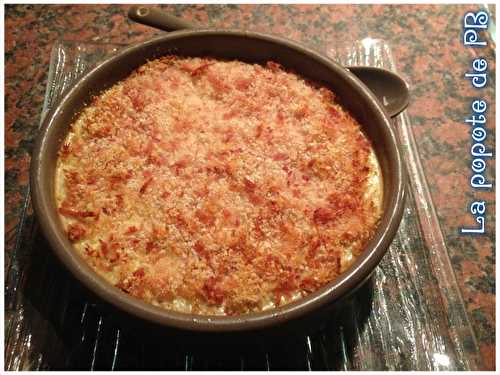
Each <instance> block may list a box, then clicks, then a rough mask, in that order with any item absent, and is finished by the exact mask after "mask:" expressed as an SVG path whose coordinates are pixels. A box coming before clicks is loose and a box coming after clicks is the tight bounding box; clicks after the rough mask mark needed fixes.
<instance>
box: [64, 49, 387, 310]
mask: <svg viewBox="0 0 500 375" xmlns="http://www.w3.org/2000/svg"><path fill="white" fill-rule="evenodd" d="M55 193H56V199H57V203H58V208H59V213H60V215H61V218H62V222H63V225H64V226H65V229H66V230H67V233H68V237H69V239H70V240H71V241H72V242H73V244H74V248H75V251H77V252H78V253H79V254H80V255H81V256H82V257H83V258H84V259H85V261H86V262H88V264H89V265H90V266H91V267H92V268H93V269H94V270H95V271H96V272H97V273H99V274H100V275H101V276H102V277H104V278H105V279H106V280H107V281H108V282H110V283H112V284H113V285H116V286H117V287H118V288H120V289H122V290H123V291H124V292H126V293H129V294H130V295H132V296H135V297H137V298H140V299H142V300H144V301H146V302H149V303H152V304H154V305H157V306H162V307H164V308H167V309H172V310H176V311H183V312H192V313H198V314H208V315H213V314H217V315H221V314H228V315H236V314H243V313H247V312H251V311H261V310H265V309H269V308H272V307H275V306H279V305H282V304H285V303H288V302H290V301H291V300H293V299H296V298H300V297H301V296H304V295H307V294H309V293H311V292H313V291H315V290H317V289H318V288H320V287H322V286H324V285H325V284H327V283H328V282H330V281H332V280H334V279H335V278H336V277H337V276H338V275H339V274H340V273H341V272H343V271H344V270H345V269H346V268H347V267H348V266H349V265H350V264H351V263H352V261H353V260H354V259H355V258H356V256H357V255H359V254H360V252H362V250H363V247H364V245H365V243H366V242H367V241H368V240H369V239H370V237H371V236H372V234H373V232H374V230H375V228H376V225H377V222H378V220H379V218H380V215H381V203H382V188H381V177H380V171H379V167H378V163H377V160H376V158H375V155H374V152H373V150H372V148H371V145H370V143H369V142H368V140H367V139H366V138H365V136H364V135H363V133H362V132H361V130H360V126H359V124H358V123H357V122H356V121H355V120H354V119H353V118H352V117H351V116H350V115H349V113H348V112H347V111H345V110H343V109H342V108H341V107H340V106H339V105H338V104H336V102H335V95H334V93H332V92H331V91H330V90H328V89H326V88H324V87H321V86H319V85H316V84H313V83H311V82H309V81H306V80H304V79H303V78H301V77H300V76H298V75H296V74H293V73H291V72H288V71H286V70H285V69H283V68H282V67H281V66H280V65H279V64H276V63H274V62H268V63H267V65H266V66H261V65H257V64H253V65H252V64H247V63H242V62H239V61H220V60H215V59H211V58H181V57H175V56H166V57H163V58H160V59H157V60H154V61H150V62H148V63H147V64H145V65H143V66H141V67H140V68H138V69H137V70H136V71H135V72H134V73H133V74H132V75H130V76H129V77H128V78H126V79H125V80H123V81H121V82H119V83H117V84H116V85H114V86H113V87H112V88H110V89H108V90H107V91H105V92H103V93H102V94H101V95H100V96H98V97H96V98H94V100H93V102H92V103H91V104H90V105H89V106H87V107H86V108H85V109H84V110H83V112H82V113H81V114H80V115H79V117H78V118H77V120H76V121H75V122H74V124H73V125H72V128H71V130H70V132H69V135H68V136H67V138H66V140H65V142H64V144H63V146H62V148H61V149H60V152H59V159H58V165H57V173H56V192H55Z"/></svg>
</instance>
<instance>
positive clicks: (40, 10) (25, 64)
mask: <svg viewBox="0 0 500 375" xmlns="http://www.w3.org/2000/svg"><path fill="white" fill-rule="evenodd" d="M164 7H165V9H166V10H169V11H172V12H174V14H176V15H178V16H183V17H185V18H186V19H189V20H195V21H197V22H198V23H200V24H205V25H210V26H220V27H237V28H248V29H252V30H257V31H262V32H268V33H274V34H280V35H285V36H287V37H289V38H292V39H295V40H298V41H301V42H303V43H305V44H308V45H310V46H313V47H316V48H325V47H327V46H328V43H331V42H332V41H334V40H338V38H342V36H343V35H345V36H346V38H349V39H358V38H364V37H367V36H370V37H372V38H383V39H385V40H387V41H389V43H390V44H391V46H392V48H393V53H394V55H395V57H396V60H397V67H398V70H399V71H400V72H401V74H402V75H403V76H404V77H405V78H406V79H407V80H408V81H409V82H410V84H411V87H412V89H411V94H412V100H411V104H410V107H409V109H408V111H409V114H410V116H411V118H412V122H413V124H414V133H415V136H416V138H417V143H418V146H419V150H420V153H421V158H422V161H423V164H424V168H425V171H426V176H427V179H428V182H429V185H430V187H431V192H432V197H433V200H434V203H435V206H436V208H437V213H438V217H439V219H440V223H441V226H442V230H443V233H444V235H445V238H446V241H447V245H448V248H449V251H450V257H451V259H452V263H453V267H454V270H455V274H456V278H457V280H458V283H459V286H460V288H461V290H462V294H463V298H464V301H465V303H466V306H467V311H468V313H469V317H470V320H471V323H472V325H473V328H474V330H475V333H476V336H477V338H478V341H479V344H480V349H481V352H482V355H483V362H484V368H485V369H490V370H491V369H494V368H495V254H494V243H495V232H494V227H495V225H494V224H495V214H494V211H495V196H494V193H493V192H484V193H478V192H476V191H473V190H472V189H471V188H470V187H469V185H468V179H469V177H470V162H471V160H470V156H469V154H468V152H469V148H470V135H469V127H468V126H466V125H465V124H464V118H465V117H467V116H468V115H469V114H470V103H471V101H472V100H473V98H476V97H477V96H478V95H481V97H483V98H484V99H486V100H487V101H488V103H489V104H490V109H489V112H488V119H489V120H488V124H487V126H488V129H489V130H490V132H489V133H488V140H487V145H489V147H490V148H491V147H492V146H493V144H494V137H495V122H494V117H495V108H494V103H495V96H494V84H493V83H492V84H490V85H489V86H488V87H487V88H485V89H483V90H481V91H480V92H478V91H476V90H474V89H473V88H472V87H471V85H470V83H469V82H468V81H466V80H465V79H464V78H463V75H464V73H465V72H466V71H467V69H468V68H469V66H470V61H471V59H472V58H473V57H474V56H479V55H481V56H484V57H485V58H487V60H488V62H489V64H490V66H489V69H490V74H491V76H492V77H494V73H495V63H494V61H495V50H494V48H491V47H488V48H485V49H481V50H474V49H470V48H468V49H466V48H464V47H463V46H462V44H461V41H460V33H461V28H462V17H463V15H464V14H465V13H466V11H468V10H471V9H476V8H477V6H467V5H460V6H438V5H431V6H423V5H422V6H412V5H404V6H402V5H377V6H349V5H335V6H314V5H300V6H264V5H260V6H256V5H241V6H236V5H231V6H220V5H199V6H164ZM493 9H494V8H493ZM126 11H127V7H126V6H117V5H105V6H101V5H92V6H87V5H73V6H59V5H58V6H43V5H35V6H25V5H9V6H7V7H6V11H5V17H6V19H5V138H4V140H5V231H6V236H5V249H6V257H5V267H6V270H7V269H8V268H9V265H10V261H9V260H10V257H9V254H10V252H11V251H12V249H13V247H14V242H15V239H16V229H17V228H18V223H19V215H20V208H21V207H22V203H23V200H24V199H25V196H26V188H27V186H28V181H29V177H28V169H29V163H30V156H29V155H30V150H31V146H32V143H33V139H34V137H35V136H36V129H37V126H38V124H39V120H40V113H41V109H42V104H43V95H44V91H45V85H46V79H47V69H48V62H49V57H50V50H51V47H52V44H53V43H54V41H55V40H57V39H58V38H65V39H69V40H94V41H100V42H121V43H124V42H127V43H128V42H135V41H140V40H144V39H146V38H148V37H150V36H152V35H155V34H158V33H159V32H158V31H156V30H153V29H150V28H148V27H145V26H141V25H137V24H133V23H131V22H130V21H129V20H127V19H126V17H125V14H126ZM494 162H495V161H494V160H491V161H490V162H489V166H488V174H487V175H488V176H489V178H494ZM475 199H484V200H486V201H487V205H488V214H487V235H485V236H480V237H463V236H460V235H459V232H458V228H459V227H460V226H462V225H466V224H469V225H472V224H473V219H472V217H471V216H470V215H468V214H467V209H468V205H469V204H470V203H471V202H472V201H473V200H475Z"/></svg>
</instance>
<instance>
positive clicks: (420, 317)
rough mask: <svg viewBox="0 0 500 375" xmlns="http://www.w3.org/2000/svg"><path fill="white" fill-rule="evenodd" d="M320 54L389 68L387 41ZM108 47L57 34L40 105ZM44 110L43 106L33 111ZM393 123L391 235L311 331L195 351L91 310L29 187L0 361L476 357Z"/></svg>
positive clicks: (312, 363)
mask: <svg viewBox="0 0 500 375" xmlns="http://www.w3.org/2000/svg"><path fill="white" fill-rule="evenodd" d="M334 45H335V48H334V49H331V50H327V51H326V52H327V53H328V54H330V56H332V58H335V59H337V60H338V61H340V62H342V63H344V64H345V65H356V64H357V65H375V66H381V67H386V68H388V69H394V63H393V61H392V57H391V53H390V49H389V46H388V45H387V44H386V43H385V42H384V41H382V40H373V39H369V38H367V39H364V40H363V41H353V42H350V43H349V44H344V45H342V44H338V43H335V44H334ZM118 48H120V46H117V45H109V44H97V43H79V42H59V43H57V44H56V45H55V46H54V48H53V51H52V58H51V65H50V70H49V79H48V86H47V94H46V101H45V107H44V111H46V110H47V109H48V108H50V106H51V105H52V104H53V102H54V101H56V100H57V99H58V98H59V97H60V95H61V93H62V92H63V91H64V89H65V88H67V87H68V86H69V85H70V84H71V83H72V82H74V80H75V79H77V78H78V77H79V76H81V74H82V73H83V72H85V71H86V70H87V69H88V68H89V67H90V66H92V65H93V64H95V62H96V61H98V60H99V59H101V58H102V57H103V56H106V55H108V54H110V53H113V52H115V51H116V50H117V49H118ZM44 113H45V112H44ZM395 125H396V126H397V127H398V129H399V136H400V140H401V143H402V144H403V146H404V149H405V158H406V160H405V161H406V166H407V169H408V174H409V176H410V181H411V183H410V184H409V185H408V192H409V194H408V196H407V203H406V208H405V212H404V217H403V221H402V223H401V226H400V229H399V232H398V234H397V236H396V239H395V240H394V242H393V244H392V245H391V247H390V249H389V251H388V253H387V255H386V256H385V257H384V259H383V261H382V263H381V265H380V266H379V267H378V268H377V269H376V271H375V273H374V275H373V277H372V278H371V280H370V282H369V283H368V284H367V285H366V286H365V287H363V288H361V289H360V290H359V291H358V292H357V293H356V295H355V296H354V298H353V299H352V301H350V302H349V303H348V304H347V305H346V307H345V308H344V310H343V311H342V312H341V313H339V314H337V315H335V316H332V318H331V321H330V322H329V323H328V325H327V326H326V327H325V328H324V329H322V330H321V331H319V332H317V333H315V334H313V335H309V336H305V335H302V336H294V337H290V338H288V337H287V338H285V339H283V340H282V341H281V342H279V345H274V346H272V347H264V342H262V341H263V340H260V341H259V340H256V341H255V342H252V343H250V345H249V343H243V342H242V343H240V344H238V343H236V344H235V345H232V346H230V347H225V346H224V343H223V342H222V343H214V344H213V345H206V346H205V347H202V348H200V347H198V348H196V349H194V348H193V349H190V348H186V347H185V346H181V345H179V343H178V342H177V338H176V337H175V336H169V335H164V336H163V337H161V336H160V337H155V338H153V337H152V336H151V335H149V334H147V333H141V332H137V331H131V330H128V329H126V328H119V327H118V326H117V325H116V322H115V321H114V319H113V317H112V316H103V315H101V314H100V313H99V310H98V309H97V306H96V305H94V304H93V302H92V300H90V299H89V298H88V297H87V295H86V294H85V293H84V291H83V290H82V287H81V286H80V285H79V284H78V283H77V282H76V281H74V280H73V279H72V278H71V277H70V275H68V274H67V272H66V271H65V270H64V269H63V268H62V267H61V266H60V265H59V264H58V263H57V261H56V259H55V258H54V256H53V255H52V253H51V251H50V249H49V247H48V245H47V243H46V241H45V240H44V239H43V237H42V236H41V234H40V232H39V230H38V227H37V223H36V220H35V219H34V217H33V215H32V210H31V205H30V194H29V191H27V192H26V200H25V206H24V209H23V212H22V215H21V217H20V223H19V226H18V230H17V233H16V248H15V251H14V252H13V253H12V254H10V255H9V256H10V259H9V265H10V267H9V268H8V269H7V270H6V289H5V292H6V295H5V367H6V369H9V370H35V369H46V370H48V369H82V370H84V369H95V370H97V369H101V370H129V369H158V370H159V369H172V370H173V369H179V370H184V369H185V370H207V369H244V370H251V369H254V370H286V369H290V370H292V369H301V370H322V369H324V370H326V369H329V370H349V369H360V370H455V369H475V368H478V367H479V366H480V362H479V361H480V360H479V355H478V348H477V344H476V342H475V338H474V335H473V333H472V330H471V328H470V325H469V323H468V320H467V315H466V313H465V310H464V307H463V303H462V301H461V298H460V293H459V291H458V289H457V285H456V283H455V281H454V278H453V271H452V269H451V266H450V264H449V259H448V255H447V251H446V245H445V243H444V241H443V238H442V235H441V232H440V229H439V223H438V222H437V219H436V216H435V212H434V208H433V205H432V200H431V199H430V195H429V193H428V189H427V185H426V182H425V177H424V175H423V171H422V167H421V165H420V161H419V158H418V150H417V148H416V146H415V143H414V140H413V135H412V133H411V124H410V120H409V118H408V117H407V115H406V114H403V115H402V116H400V117H399V118H398V119H397V121H396V122H395Z"/></svg>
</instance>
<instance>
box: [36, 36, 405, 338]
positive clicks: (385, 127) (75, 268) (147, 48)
mask: <svg viewBox="0 0 500 375" xmlns="http://www.w3.org/2000/svg"><path fill="white" fill-rule="evenodd" d="M166 54H177V55H181V56H211V57H216V58H223V59H238V60H240V61H244V62H250V63H262V62H266V61H268V60H273V61H276V62H278V63H280V64H281V65H283V66H284V67H286V68H289V69H292V70H293V71H295V72H296V73H297V74H300V75H302V76H304V77H306V78H309V79H311V80H313V81H318V82H321V83H323V84H325V85H327V86H328V87H330V88H331V89H332V90H333V91H334V92H335V93H336V94H337V96H338V97H339V98H340V102H341V104H342V105H343V106H344V107H345V108H346V109H348V110H349V111H350V112H351V114H352V115H353V116H354V117H355V118H356V119H357V120H358V122H359V123H360V124H361V125H362V127H363V131H364V132H365V134H366V135H367V137H368V138H369V139H370V140H371V142H372V145H373V147H374V149H375V152H376V155H377V158H378V160H379V163H380V167H381V170H382V178H383V186H384V189H383V194H384V201H383V210H384V213H383V216H382V218H381V220H380V223H379V225H378V228H377V230H376V233H375V235H374V236H373V238H372V239H371V240H370V242H369V243H368V244H367V245H366V247H365V249H364V251H363V253H362V254H361V255H360V256H359V257H358V258H357V260H356V261H355V263H354V264H353V265H352V266H351V267H350V268H349V269H348V270H347V271H346V272H345V273H343V274H342V275H341V276H340V277H338V278H337V279H335V280H334V281H332V282H330V283H329V284H328V285H326V286H325V287H323V288H321V289H320V290H318V291H316V292H315V293H312V294H310V295H308V296H307V297H304V298H302V299H300V300H297V301H295V302H292V303H290V304H287V305H284V306H282V307H279V308H275V309H272V310H268V311H265V312H259V313H252V314H246V315H241V316H217V317H216V316H202V315H194V314H184V313H177V312H173V311H167V310H165V309H162V308H159V307H155V306H153V305H150V304H147V303H145V302H142V301H140V300H138V299H136V298H133V297H131V296H129V295H127V294H125V293H123V292H122V291H120V290H119V289H118V288H116V287H114V286H112V285H110V284H108V283H107V282H106V281H105V280H104V279H101V277H99V276H98V275H97V274H96V273H95V272H94V271H93V270H92V269H91V268H90V267H89V266H88V265H87V264H86V263H85V262H84V261H83V259H81V258H80V257H79V256H78V254H77V253H76V252H75V251H73V248H72V244H71V243H70V241H69V240H68V238H67V235H66V233H65V232H64V230H63V228H62V224H61V222H60V219H59V214H58V212H57V209H56V202H55V196H54V173H55V167H56V160H57V153H58V150H59V148H60V145H61V142H62V141H63V139H64V138H65V135H66V134H67V132H68V130H69V126H70V124H71V123H72V121H73V120H74V119H75V117H76V116H77V115H78V113H79V112H80V111H81V110H82V109H83V108H84V106H85V105H86V104H87V103H89V101H90V99H91V98H92V96H95V95H97V94H99V93H100V92H101V91H103V90H105V89H107V88H109V87H110V86H112V85H113V84H115V83H116V82H118V81H120V80H122V79H124V78H125V77H127V76H128V75H129V74H130V73H131V72H132V71H133V70H134V69H135V68H137V67H138V66H140V65H142V64H144V63H145V62H146V61H147V60H151V59H155V58H158V57H160V56H163V55H166ZM31 188H32V192H33V194H32V196H33V205H34V209H35V212H36V215H37V218H38V220H39V222H40V226H41V229H42V231H43V233H44V235H45V236H46V238H47V240H48V241H49V243H50V245H51V247H52V249H53V250H54V252H55V254H56V255H57V257H58V258H59V259H60V260H61V261H62V263H63V264H64V265H65V266H66V268H67V269H68V270H69V271H70V272H71V273H72V274H73V275H74V276H75V277H76V278H77V279H78V280H79V281H80V282H81V283H83V284H84V286H86V287H87V288H88V289H89V290H90V291H91V292H93V293H94V294H96V295H97V296H98V297H100V298H101V299H102V300H104V301H105V302H107V303H109V304H111V305H112V306H114V307H115V308H118V310H121V311H123V312H125V313H127V314H128V315H132V316H134V317H136V318H140V320H142V321H146V322H148V323H153V324H156V325H161V326H164V327H170V328H174V329H181V330H190V331H199V332H219V333H220V332H235V331H251V330H257V329H265V328H269V327H272V326H280V325H281V324H283V323H285V322H290V321H296V320H301V319H300V318H304V317H307V316H314V315H315V314H314V313H315V312H321V311H323V312H324V311H328V309H329V308H330V307H331V306H334V305H335V302H338V301H340V300H341V299H343V297H345V296H347V295H348V294H350V293H351V292H353V291H354V290H356V289H357V288H358V287H360V286H361V285H362V284H363V283H364V282H365V281H366V280H367V279H368V278H369V276H370V275H371V273H372V272H373V270H374V269H375V267H376V266H377V265H378V263H379V262H380V260H381V258H382V257H383V255H384V254H385V252H386V250H387V248H388V247H389V245H390V244H391V242H392V240H393V237H394V235H395V233H396V231H397V229H398V226H399V223H400V220H401V215H402V211H403V201H404V170H403V164H402V159H401V151H400V149H399V146H398V142H397V139H396V135H395V132H394V130H393V129H392V128H391V121H390V118H389V116H388V115H387V113H386V112H385V111H384V109H383V107H382V105H381V104H380V103H379V102H378V101H377V99H376V98H375V96H374V95H373V94H372V93H371V92H370V90H369V89H368V88H367V87H366V86H365V85H363V84H362V83H361V81H360V80H358V79H357V78H356V77H355V76H354V75H353V74H351V73H350V72H349V71H348V70H346V69H345V68H343V67H342V66H340V65H338V64H336V63H334V62H333V61H332V60H330V59H328V58H327V57H325V56H323V55H321V54H320V53H318V52H316V51H313V50H311V49H309V48H307V47H305V46H302V45H300V44H298V43H295V42H292V41H289V40H286V39H283V38H280V37H276V36H271V35H266V34H261V33H256V32H248V31H241V30H219V29H203V30H184V31H176V32H172V33H169V34H167V35H164V36H160V37H157V38H154V39H152V40H148V41H145V42H142V43H139V44H136V45H133V46H130V47H128V48H125V49H124V50H122V51H120V52H119V53H118V54H116V55H114V56H112V57H110V58H108V59H106V60H105V61H103V62H101V63H100V64H99V65H98V66H97V67H96V68H94V69H93V70H92V71H90V72H89V73H87V74H86V75H85V76H84V77H83V78H82V79H80V80H79V81H78V82H77V83H76V84H75V85H73V86H72V87H71V88H70V89H69V90H68V91H67V92H66V94H65V95H64V96H63V98H62V99H61V101H60V102H59V103H58V104H57V105H55V106H54V107H53V108H52V109H51V111H50V112H49V113H47V115H46V117H45V119H44V122H43V125H42V127H41V130H40V133H39V135H38V139H37V142H36V145H35V147H34V151H33V157H32V163H31Z"/></svg>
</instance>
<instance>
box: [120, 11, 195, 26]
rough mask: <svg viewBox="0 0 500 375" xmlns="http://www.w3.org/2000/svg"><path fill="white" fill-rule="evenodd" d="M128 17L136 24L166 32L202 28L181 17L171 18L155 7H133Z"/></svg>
mask: <svg viewBox="0 0 500 375" xmlns="http://www.w3.org/2000/svg"><path fill="white" fill-rule="evenodd" d="M128 16H129V18H130V19H132V20H134V21H135V22H138V23H140V24H143V25H148V26H151V27H154V28H156V29H160V30H164V31H176V30H182V29H197V28H200V27H199V26H198V25H196V24H193V23H191V22H188V21H185V20H183V19H182V18H179V17H175V16H171V15H169V14H167V13H165V12H163V11H162V10H160V9H158V8H153V7H144V6H133V7H131V8H130V10H129V11H128Z"/></svg>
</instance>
